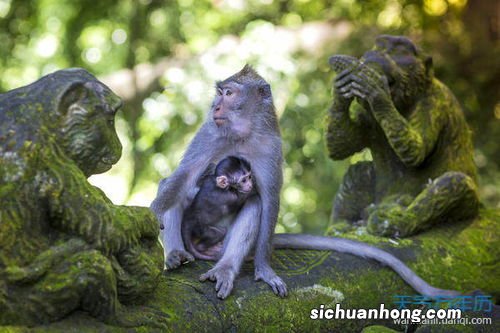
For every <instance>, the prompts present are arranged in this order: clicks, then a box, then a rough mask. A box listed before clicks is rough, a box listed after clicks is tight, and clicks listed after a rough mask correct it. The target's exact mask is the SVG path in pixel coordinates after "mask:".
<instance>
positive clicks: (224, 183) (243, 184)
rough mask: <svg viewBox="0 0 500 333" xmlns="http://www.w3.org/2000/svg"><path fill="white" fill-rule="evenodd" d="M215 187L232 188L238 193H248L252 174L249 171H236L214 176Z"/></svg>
mask: <svg viewBox="0 0 500 333" xmlns="http://www.w3.org/2000/svg"><path fill="white" fill-rule="evenodd" d="M216 184H217V187H219V188H221V189H224V190H234V191H237V192H240V193H250V192H252V189H253V181H252V174H251V173H250V172H246V173H242V172H236V173H233V174H229V175H222V176H218V177H217V178H216Z"/></svg>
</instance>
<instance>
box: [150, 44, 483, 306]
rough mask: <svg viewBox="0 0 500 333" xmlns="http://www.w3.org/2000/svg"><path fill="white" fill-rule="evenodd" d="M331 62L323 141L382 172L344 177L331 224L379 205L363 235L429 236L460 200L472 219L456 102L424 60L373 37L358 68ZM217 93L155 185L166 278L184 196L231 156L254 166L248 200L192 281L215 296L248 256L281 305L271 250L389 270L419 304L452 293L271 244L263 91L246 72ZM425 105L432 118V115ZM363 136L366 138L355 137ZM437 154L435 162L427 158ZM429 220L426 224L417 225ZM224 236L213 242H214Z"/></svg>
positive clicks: (274, 200) (273, 120)
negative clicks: (208, 285)
mask: <svg viewBox="0 0 500 333" xmlns="http://www.w3.org/2000/svg"><path fill="white" fill-rule="evenodd" d="M330 63H331V65H332V67H333V68H334V69H335V70H336V71H340V72H341V73H340V74H339V75H338V76H337V77H336V79H335V98H334V102H333V106H332V109H331V111H330V114H329V116H330V119H329V127H328V134H327V139H328V142H329V146H328V148H329V151H330V154H331V156H332V157H333V158H345V157H348V156H349V155H350V154H352V153H354V152H356V151H359V150H361V149H362V148H364V147H370V148H371V149H373V151H374V152H373V155H374V159H375V164H376V165H377V163H378V161H380V160H381V161H386V160H388V162H389V163H387V162H384V163H386V164H383V163H382V166H381V168H380V171H381V172H378V173H379V174H378V176H377V177H380V178H377V181H375V178H374V173H375V169H376V168H375V169H374V168H373V167H368V168H366V167H356V165H355V166H354V167H355V168H354V169H355V170H358V169H359V170H358V171H361V172H359V173H356V172H353V171H351V170H350V171H349V172H348V174H347V175H346V177H345V180H344V184H343V185H342V186H341V188H340V190H339V194H338V195H337V197H336V201H335V206H334V217H338V218H345V219H347V220H350V221H352V220H355V219H361V215H362V213H363V210H364V209H365V208H367V207H368V206H370V205H372V206H373V205H379V206H378V208H379V209H378V215H377V214H375V215H373V216H370V220H369V225H368V227H369V230H371V231H373V232H374V233H378V234H382V235H393V234H396V235H400V236H406V235H410V234H413V233H415V232H418V231H420V230H423V229H425V228H428V227H429V226H431V225H432V224H433V223H436V221H437V220H439V219H440V218H442V217H444V216H446V214H453V213H455V212H454V210H456V208H457V204H458V203H463V202H466V201H468V203H467V207H468V208H469V213H475V212H476V211H477V196H476V195H475V193H476V192H475V183H474V179H475V178H474V177H475V168H474V166H473V163H472V160H471V157H470V156H469V155H470V154H469V153H470V151H469V149H471V144H470V135H469V132H468V129H467V127H466V124H465V120H464V119H463V115H460V114H458V113H457V111H456V109H457V107H458V105H457V102H456V100H455V99H450V98H448V96H450V94H451V93H450V92H449V91H448V90H447V89H446V87H444V85H442V84H441V83H439V82H438V81H436V80H434V79H433V78H432V72H431V62H430V60H428V58H426V57H425V56H423V55H422V54H421V53H420V51H418V50H417V49H416V47H415V46H414V44H413V43H412V42H411V41H409V40H408V39H406V38H404V37H392V36H381V37H379V38H378V39H377V42H376V47H375V49H374V50H372V51H369V52H367V53H366V54H365V55H364V56H363V58H362V60H361V61H359V60H358V59H356V58H353V57H347V56H336V57H332V58H331V61H330ZM216 87H217V95H216V97H215V99H214V102H213V104H212V107H211V110H210V115H209V117H208V119H207V120H206V122H205V123H204V124H203V126H202V127H201V128H200V130H199V131H198V133H197V134H196V136H195V138H194V139H193V141H192V142H191V144H190V145H189V147H188V149H187V151H186V154H185V156H184V158H183V159H182V161H181V163H180V166H179V167H178V168H177V169H176V170H175V172H174V173H173V174H172V175H171V176H170V177H168V178H166V179H164V180H162V181H161V182H160V185H159V188H158V194H157V197H156V199H155V200H154V201H153V203H152V205H151V209H152V210H153V212H154V213H155V214H156V216H157V218H158V219H159V221H160V223H161V225H163V226H164V229H163V230H162V231H161V232H160V234H161V235H160V236H161V239H162V242H163V246H164V252H165V264H166V267H167V269H174V268H176V267H178V266H180V265H181V264H182V263H184V262H187V261H192V260H194V258H193V256H192V254H191V253H189V252H188V251H186V248H185V243H184V242H183V237H182V228H183V226H182V224H183V223H184V221H185V220H184V219H183V216H185V215H188V214H190V212H189V211H188V209H187V208H188V207H190V205H191V202H192V200H193V195H192V193H193V191H194V192H196V190H197V182H198V180H199V179H200V177H201V176H202V175H203V173H204V171H205V170H206V169H207V167H208V166H209V165H210V163H217V162H218V161H220V160H221V159H223V158H224V157H225V156H228V155H234V156H239V157H242V158H244V159H245V160H246V161H248V162H249V163H250V165H251V166H252V175H253V181H254V182H255V186H256V195H252V196H249V197H248V198H247V199H246V201H245V202H244V203H243V204H242V207H241V209H240V210H239V211H238V212H237V213H235V214H234V215H233V216H231V217H230V221H229V224H228V229H227V232H226V233H225V236H224V241H223V242H224V245H223V247H222V248H221V247H217V248H215V247H214V246H212V247H211V248H210V246H208V247H209V249H205V250H206V251H208V253H211V254H213V253H216V254H213V258H211V259H215V258H217V259H218V261H217V263H216V264H215V266H214V267H213V268H212V269H210V270H209V271H208V272H206V273H205V274H202V275H201V277H200V279H201V280H202V281H205V280H211V281H215V282H216V286H215V289H216V291H217V296H218V297H219V298H226V297H227V296H228V295H229V294H230V292H231V290H232V288H233V282H234V279H235V277H236V276H237V274H238V272H239V269H240V267H241V265H242V262H243V260H244V259H245V258H246V257H247V256H248V255H249V254H250V251H252V250H253V251H254V253H252V254H253V255H254V264H255V278H256V280H263V281H265V282H266V283H267V284H269V285H270V287H271V288H272V290H273V291H274V293H275V294H277V295H279V296H281V297H284V296H286V294H287V289H286V285H285V283H284V282H283V280H282V279H281V278H280V277H278V276H277V275H276V273H275V272H274V271H273V269H272V268H271V266H270V255H271V251H272V248H273V246H274V247H276V248H297V249H316V250H333V251H338V252H345V253H349V254H353V255H356V256H360V257H364V258H371V259H375V260H377V261H379V262H381V263H383V264H385V265H387V266H389V267H391V268H392V269H393V270H394V271H396V272H397V273H398V274H399V275H400V276H401V277H402V278H403V279H404V280H405V281H406V282H407V283H408V284H409V285H411V286H412V287H413V288H414V289H415V290H416V291H418V292H419V293H421V294H422V295H425V296H429V297H437V296H451V295H457V294H458V292H456V291H453V290H443V289H438V288H435V287H432V286H430V285H429V284H427V283H426V282H425V281H424V280H422V279H421V278H419V277H418V276H417V275H416V274H415V273H414V272H413V271H412V270H411V269H410V268H408V267H407V266H406V265H405V264H404V263H403V262H401V261H400V260H399V259H397V258H396V257H394V256H393V255H391V254H389V253H388V252H385V251H383V250H380V249H378V248H376V247H373V246H369V245H367V244H364V243H362V242H357V241H352V240H346V239H342V238H335V237H324V236H312V235H301V234H277V235H273V234H274V228H275V225H276V221H277V217H278V210H279V200H280V198H279V194H280V189H281V186H282V170H281V164H282V160H283V159H282V152H281V137H280V131H279V127H278V121H277V117H276V113H275V111H274V106H273V102H272V95H271V89H270V86H269V84H268V83H267V82H266V81H265V80H264V79H263V78H262V77H261V76H260V75H258V74H257V73H256V72H255V71H254V70H253V69H252V68H251V67H249V66H248V65H247V66H245V67H244V68H243V69H242V70H241V71H240V72H238V73H236V74H234V75H233V76H231V77H229V78H227V79H226V80H224V81H222V82H218V83H217V86H216ZM443 94H444V95H443ZM443 96H445V97H446V98H442V97H443ZM354 98H356V100H358V101H359V104H358V106H359V108H362V110H354V112H352V113H351V112H350V110H349V109H350V106H351V103H352V101H353V100H354ZM439 103H442V104H439ZM433 106H439V107H440V109H439V110H429V108H432V107H433ZM356 112H357V113H356ZM448 113H452V115H451V116H450V115H449V114H448ZM357 120H359V123H358V122H356V121H357ZM361 124H363V126H364V127H363V126H362V125H361ZM364 131H366V133H368V135H367V136H363V133H364ZM454 131H458V132H460V133H459V134H460V135H462V136H461V138H462V139H461V140H462V141H461V142H460V143H461V144H460V145H459V144H456V143H455V142H451V143H452V145H451V147H450V148H448V147H446V146H443V145H444V144H446V143H447V142H448V143H449V141H450V140H452V139H453V135H455V136H456V135H458V134H457V133H455V132H454ZM462 132H463V133H462ZM454 133H455V134H454ZM423 135H425V138H424V137H423ZM443 135H444V136H445V137H444V138H443V137H442V136H443ZM436 150H437V151H439V152H440V153H441V155H438V156H433V157H432V158H429V157H428V156H429V154H430V153H431V152H433V151H436ZM448 150H451V151H448ZM454 156H455V157H454ZM453 159H454V160H453ZM451 160H453V162H454V163H451V162H450V161H451ZM391 163H392V164H391ZM363 165H364V164H363ZM377 171H378V170H377ZM391 173H394V174H391ZM441 174H443V175H442V177H440V176H441ZM397 177H399V178H397ZM426 177H427V178H426ZM405 178H407V179H408V180H409V184H410V185H409V186H410V187H411V188H412V189H411V191H409V188H407V187H405V186H404V184H405ZM428 178H432V179H435V180H434V182H433V183H432V184H431V185H429V187H428V188H427V189H426V190H424V192H422V194H420V195H418V196H417V197H416V198H415V199H414V200H413V202H411V200H407V199H408V197H410V196H411V194H413V193H414V191H415V190H418V189H419V188H420V186H422V185H424V184H425V183H426V182H427V179H428ZM365 180H368V181H366V182H365ZM394 181H396V182H397V183H398V184H400V185H401V187H400V188H401V189H403V190H405V191H402V192H397V191H395V190H394V189H395V188H396V187H391V184H392V183H391V182H394ZM419 182H420V183H419ZM361 183H364V185H365V186H373V187H374V190H373V191H372V192H369V193H373V194H375V193H377V195H378V196H379V197H380V198H381V199H380V200H377V198H375V195H372V196H369V200H361V199H360V198H362V197H363V196H362V194H363V192H362V191H363V189H364V188H362V187H361V186H358V187H356V184H361ZM418 184H420V185H418ZM398 194H400V195H399V196H398V197H399V198H403V199H405V200H406V201H409V202H406V201H405V203H406V204H407V205H409V206H403V204H402V203H400V201H398V200H394V202H393V203H390V205H389V204H386V203H385V201H384V202H382V199H388V200H389V199H391V198H394V196H395V195H398ZM433 196H434V198H433ZM413 198H414V197H413ZM433 199H436V200H433ZM403 201H404V200H403ZM384 204H385V205H389V206H388V207H386V206H384ZM426 204H427V205H428V207H426ZM394 207H396V208H394ZM405 207H407V208H405ZM412 209H413V210H414V211H416V212H417V213H418V214H420V215H418V214H417V213H415V212H414V211H412ZM384 210H388V211H390V212H399V215H398V214H396V213H394V214H393V215H394V216H395V217H396V218H395V219H394V220H393V219H392V217H391V216H389V217H384V220H383V221H382V222H380V220H379V219H377V217H380V216H382V214H383V212H384ZM426 210H427V211H428V212H429V215H428V216H424V215H425V214H424V212H425V211H426ZM376 212H377V211H376ZM406 212H408V213H407V214H408V216H409V217H412V216H413V215H415V214H417V216H415V218H412V219H409V221H410V222H409V225H405V224H404V219H400V218H399V217H400V216H404V214H405V213H406ZM395 220H397V221H395ZM393 221H394V222H393ZM381 226H382V227H381ZM396 226H397V227H396ZM221 230H222V229H221ZM219 231H220V230H219ZM220 238H221V236H220V234H218V235H217V236H216V237H215V238H214V239H213V240H212V243H210V244H214V241H215V240H217V241H218V240H219V239H220ZM207 244H208V243H207ZM190 246H191V245H188V250H189V248H190Z"/></svg>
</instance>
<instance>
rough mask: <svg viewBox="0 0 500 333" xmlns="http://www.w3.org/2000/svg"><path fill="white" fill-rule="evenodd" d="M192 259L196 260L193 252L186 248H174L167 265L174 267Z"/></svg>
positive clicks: (168, 267)
mask: <svg viewBox="0 0 500 333" xmlns="http://www.w3.org/2000/svg"><path fill="white" fill-rule="evenodd" d="M191 261H194V257H193V255H192V254H191V253H189V252H187V251H184V250H172V251H170V252H169V253H168V255H167V260H166V261H165V266H167V269H174V268H177V267H179V266H180V265H181V264H185V263H188V262H191Z"/></svg>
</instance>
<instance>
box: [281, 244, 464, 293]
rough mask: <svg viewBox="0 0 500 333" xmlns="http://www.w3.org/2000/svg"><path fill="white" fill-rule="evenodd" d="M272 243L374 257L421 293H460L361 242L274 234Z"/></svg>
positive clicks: (294, 247)
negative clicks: (440, 286)
mask: <svg viewBox="0 0 500 333" xmlns="http://www.w3.org/2000/svg"><path fill="white" fill-rule="evenodd" d="M273 245H274V247H275V248H282V249H285V248H286V249H309V250H331V251H336V252H343V253H349V254H353V255H355V256H358V257H363V258H369V259H375V260H376V261H378V262H380V263H382V264H385V265H387V266H389V267H390V268H392V269H393V270H394V271H395V272H396V273H398V274H399V275H400V276H401V277H402V278H403V280H405V281H406V283H408V284H409V285H410V286H412V287H413V289H415V290H416V291H418V292H419V293H420V294H421V295H424V296H427V297H430V298H436V297H438V296H458V295H461V294H460V293H459V292H458V291H455V290H446V289H439V288H435V287H433V286H431V285H430V284H428V283H427V282H425V281H424V280H422V279H421V278H420V277H418V275H417V274H415V273H414V272H413V271H412V270H411V269H410V268H409V267H408V266H406V265H405V263H403V262H402V261H401V260H399V259H398V258H396V257H395V256H393V255H392V254H390V253H388V252H386V251H384V250H381V249H379V248H376V247H374V246H371V245H368V244H365V243H362V242H357V241H353V240H349V239H343V238H337V237H327V236H313V235H305V234H275V235H274V239H273Z"/></svg>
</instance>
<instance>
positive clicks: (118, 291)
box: [0, 69, 163, 326]
mask: <svg viewBox="0 0 500 333" xmlns="http://www.w3.org/2000/svg"><path fill="white" fill-rule="evenodd" d="M120 106H121V100H120V99H119V98H118V97H117V96H116V95H115V94H114V93H113V92H112V91H111V90H109V88H107V87H106V86H104V85H103V84H102V83H101V82H99V81H98V80H97V79H96V78H95V77H93V76H92V75H90V74H89V73H88V72H86V71H84V70H81V69H68V70H62V71H58V72H55V73H53V74H50V75H47V76H45V77H43V78H41V79H40V80H39V81H37V82H35V83H33V84H31V85H28V86H26V87H21V88H18V89H15V90H12V91H9V92H7V93H5V94H1V95H0V325H14V324H24V325H36V324H40V323H48V322H53V321H56V320H59V319H61V318H64V317H65V316H66V315H68V314H69V313H72V312H73V311H75V310H85V311H87V312H88V313H89V314H91V315H92V316H94V317H96V318H99V319H101V320H104V321H106V322H112V323H114V324H117V325H124V326H130V325H132V326H137V325H138V324H139V323H144V322H148V323H151V322H153V321H154V320H151V318H149V317H152V316H153V317H154V316H156V315H155V314H154V313H151V312H149V315H148V316H149V317H146V316H135V315H134V313H131V312H130V311H129V309H128V308H125V307H123V306H122V303H131V302H135V303H137V302H138V301H140V299H141V298H144V297H145V296H147V294H148V293H151V292H152V291H153V290H154V289H155V287H156V285H157V282H158V278H159V277H160V274H161V268H162V251H161V246H160V245H159V242H158V239H157V237H158V225H157V223H156V219H155V218H154V216H153V215H152V213H151V212H150V211H149V210H148V209H146V208H140V207H121V206H116V205H113V204H112V203H111V202H110V200H109V199H108V198H107V197H106V196H105V195H104V193H102V191H100V190H99V189H97V188H96V187H94V186H92V185H90V184H89V182H88V181H87V177H88V176H90V175H92V174H95V173H100V172H104V171H106V170H108V169H109V168H111V166H112V164H114V163H116V162H117V161H118V159H119V158H120V155H121V145H120V142H119V140H118V136H117V135H116V131H115V129H114V116H115V113H116V111H118V109H119V108H120ZM125 314H126V316H125ZM156 319H157V320H156ZM155 320H156V321H157V322H158V323H159V324H160V323H161V321H163V317H160V318H156V317H155Z"/></svg>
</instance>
